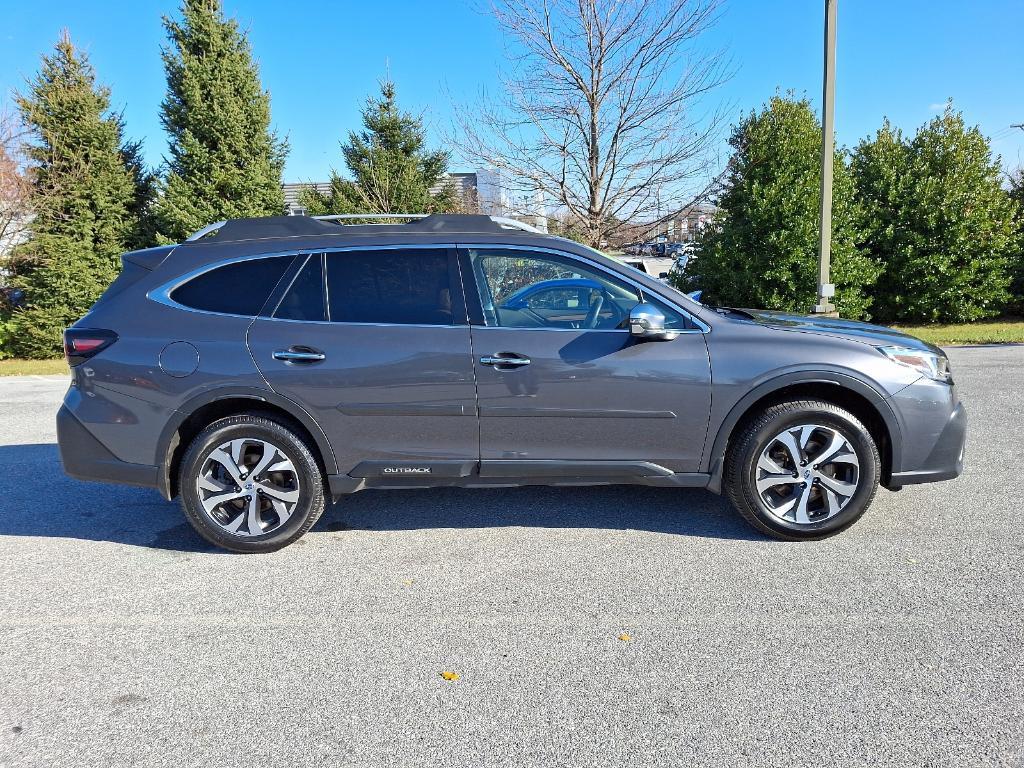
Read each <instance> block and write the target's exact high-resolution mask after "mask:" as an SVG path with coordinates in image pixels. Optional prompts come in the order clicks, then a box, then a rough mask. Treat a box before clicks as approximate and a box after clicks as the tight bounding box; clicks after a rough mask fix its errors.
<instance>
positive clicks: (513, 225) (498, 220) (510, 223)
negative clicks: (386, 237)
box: [310, 213, 544, 235]
mask: <svg viewBox="0 0 1024 768" xmlns="http://www.w3.org/2000/svg"><path fill="white" fill-rule="evenodd" d="M428 216H430V214H429V213H337V214H331V215H329V216H310V218H311V219H316V220H317V221H346V220H349V219H362V220H365V219H383V220H386V221H389V220H391V219H425V218H427V217H428ZM487 218H489V219H490V220H491V221H493V222H494V223H495V224H497V225H498V226H499V227H504V228H505V229H521V230H523V231H524V232H533V233H534V234H537V235H543V234H544V233H543V232H541V231H540V230H539V229H537V228H536V227H533V226H530V225H529V224H526V223H524V222H522V221H519V220H518V219H512V218H509V217H507V216H488V217H487Z"/></svg>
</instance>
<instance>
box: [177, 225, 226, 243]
mask: <svg viewBox="0 0 1024 768" xmlns="http://www.w3.org/2000/svg"><path fill="white" fill-rule="evenodd" d="M225 224H227V222H226V221H215V222H213V224H207V225H206V226H205V227H203V228H202V229H197V230H196V231H195V232H193V233H192V234H191V235H189V236H188V237H186V238H185V242H186V243H192V242H195V241H196V240H199V239H200V238H203V237H206V236H207V235H208V234H210V233H211V232H216V231H217V230H218V229H220V228H221V227H223V226H224V225H225Z"/></svg>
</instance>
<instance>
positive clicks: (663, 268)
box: [622, 256, 676, 282]
mask: <svg viewBox="0 0 1024 768" xmlns="http://www.w3.org/2000/svg"><path fill="white" fill-rule="evenodd" d="M622 262H623V263H624V264H628V265H629V266H631V267H632V268H633V269H636V270H639V271H641V272H643V273H644V274H645V275H650V276H651V277H654V278H657V279H658V280H661V281H662V282H665V281H666V280H668V276H669V275H670V274H671V273H672V269H673V268H674V267H675V266H676V260H675V259H674V258H672V257H671V256H627V257H625V258H624V259H622Z"/></svg>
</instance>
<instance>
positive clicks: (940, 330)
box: [893, 317, 1024, 347]
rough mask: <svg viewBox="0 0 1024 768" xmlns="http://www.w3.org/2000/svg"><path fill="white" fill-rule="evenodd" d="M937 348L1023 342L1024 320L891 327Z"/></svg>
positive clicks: (1016, 318) (1013, 318)
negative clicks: (955, 345) (956, 345)
mask: <svg viewBox="0 0 1024 768" xmlns="http://www.w3.org/2000/svg"><path fill="white" fill-rule="evenodd" d="M893 327H894V328H897V329H898V330H901V331H903V332H904V333H909V334H911V335H912V336H917V337H918V338H919V339H924V340H925V341H928V342H931V343H932V344H935V345H937V346H940V347H943V346H951V345H954V344H1006V343H1009V342H1024V318H1021V317H1006V318H1002V319H1000V320H992V321H989V322H983V323H961V324H959V325H901V326H893Z"/></svg>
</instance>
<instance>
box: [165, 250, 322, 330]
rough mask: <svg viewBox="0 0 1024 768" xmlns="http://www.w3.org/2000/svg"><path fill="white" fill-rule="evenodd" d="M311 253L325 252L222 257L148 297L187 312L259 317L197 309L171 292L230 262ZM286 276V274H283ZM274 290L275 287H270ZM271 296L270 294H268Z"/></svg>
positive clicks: (186, 274) (248, 316) (304, 251)
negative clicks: (173, 296)
mask: <svg viewBox="0 0 1024 768" xmlns="http://www.w3.org/2000/svg"><path fill="white" fill-rule="evenodd" d="M311 253H323V249H322V248H312V249H310V248H307V249H295V250H288V251H275V252H273V253H259V254H255V255H252V256H233V257H231V258H230V259H221V260H220V261H213V262H210V263H209V264H204V265H203V266H201V267H196V268H195V269H193V270H190V271H188V272H186V273H185V274H183V275H178V277H176V278H174V279H173V280H168V281H167V282H166V283H162V284H161V285H158V286H157V287H156V288H150V289H149V290H148V291H147V292H146V298H147V299H149V300H151V301H155V302H156V303H157V304H163V305H164V306H167V307H171V308H172V309H183V310H185V311H186V312H195V313H196V314H200V315H216V316H218V317H244V318H248V319H250V320H251V319H252V318H254V317H259V313H257V314H255V315H239V314H236V313H234V312H215V311H214V310H212V309H196V308H195V307H189V306H186V305H185V304H182V303H181V302H178V301H175V300H174V299H172V298H171V294H172V293H173V292H174V291H175V289H177V288H180V287H181V286H183V285H184V284H185V283H187V282H189V281H190V280H194V279H195V278H197V277H199V276H200V275H205V274H206V273H207V272H212V271H213V270H215V269H220V268H221V267H226V266H227V265H228V264H235V263H238V262H242V261H255V260H256V259H280V258H288V257H291V258H295V257H296V256H302V255H307V256H308V255H309V254H311ZM282 277H284V275H282ZM270 290H271V291H273V288H271V289H270ZM267 298H270V295H269V294H268V295H267Z"/></svg>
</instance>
